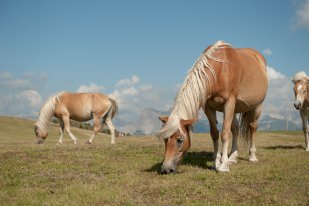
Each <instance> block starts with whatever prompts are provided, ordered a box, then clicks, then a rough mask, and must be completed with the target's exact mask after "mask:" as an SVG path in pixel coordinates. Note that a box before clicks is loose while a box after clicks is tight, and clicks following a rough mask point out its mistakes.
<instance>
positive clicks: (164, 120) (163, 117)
mask: <svg viewBox="0 0 309 206" xmlns="http://www.w3.org/2000/svg"><path fill="white" fill-rule="evenodd" d="M159 119H160V120H161V122H163V123H166V122H167V120H168V116H160V117H159Z"/></svg>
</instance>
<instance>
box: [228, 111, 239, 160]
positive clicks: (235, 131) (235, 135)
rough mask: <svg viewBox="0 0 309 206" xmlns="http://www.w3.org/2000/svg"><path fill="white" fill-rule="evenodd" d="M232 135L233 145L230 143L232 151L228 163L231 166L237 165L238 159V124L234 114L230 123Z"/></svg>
mask: <svg viewBox="0 0 309 206" xmlns="http://www.w3.org/2000/svg"><path fill="white" fill-rule="evenodd" d="M232 135H233V143H232V149H231V153H230V157H229V162H230V163H231V164H234V163H237V158H238V152H237V148H238V147H237V142H238V136H239V123H238V120H237V118H236V114H235V115H234V118H233V122H232Z"/></svg>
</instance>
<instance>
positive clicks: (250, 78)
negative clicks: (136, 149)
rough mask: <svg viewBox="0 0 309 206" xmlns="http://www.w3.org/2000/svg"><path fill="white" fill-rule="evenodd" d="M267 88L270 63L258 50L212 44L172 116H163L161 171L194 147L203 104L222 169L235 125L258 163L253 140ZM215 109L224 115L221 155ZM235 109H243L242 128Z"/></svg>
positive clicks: (190, 73)
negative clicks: (196, 124)
mask: <svg viewBox="0 0 309 206" xmlns="http://www.w3.org/2000/svg"><path fill="white" fill-rule="evenodd" d="M267 88H268V78H267V70H266V62H265V59H264V57H263V56H262V55H261V54H260V53H259V52H257V51H255V50H253V49H248V48H242V49H236V48H233V47H231V45H229V44H227V43H224V42H222V41H218V42H217V43H215V44H214V45H212V46H209V47H208V48H207V49H206V50H205V51H204V52H203V53H202V55H201V56H200V57H199V58H198V59H197V61H196V62H195V64H194V65H193V67H192V68H191V69H190V70H189V71H188V75H187V77H186V79H185V81H184V83H183V85H182V87H181V88H180V90H179V91H178V94H177V96H176V98H175V103H174V106H173V109H172V113H171V115H170V116H169V117H160V119H161V121H163V123H164V125H163V127H162V128H161V130H160V131H159V132H158V134H157V135H158V136H159V137H161V138H163V139H164V140H165V158H164V162H163V165H162V173H170V172H174V171H175V170H176V167H177V164H178V163H179V161H180V159H181V158H182V157H183V155H184V153H185V152H186V151H187V150H188V149H189V148H190V144H191V143H190V136H191V133H192V125H193V123H194V122H195V121H196V119H197V118H198V112H199V110H200V108H203V110H204V112H205V114H206V116H207V118H208V120H209V123H210V134H211V137H212V139H213V144H214V158H215V167H216V169H217V170H218V171H223V172H225V171H229V164H230V161H229V158H228V151H227V150H228V143H229V136H230V133H231V128H232V131H233V133H234V135H235V136H237V135H238V128H239V127H240V130H241V133H242V137H243V138H244V139H245V140H246V142H249V143H250V149H249V152H250V158H249V161H252V162H255V161H257V158H256V156H255V152H256V148H255V140H254V139H255V133H256V130H257V127H258V124H257V121H258V118H259V116H260V113H261V105H262V103H263V101H264V99H265V96H266V92H267ZM216 111H220V112H223V113H224V120H223V127H222V131H221V139H222V155H221V153H220V152H219V142H218V139H219V131H218V129H217V126H216V122H217V117H216ZM236 113H241V116H240V120H241V122H240V126H238V121H237V119H236V116H235V114H236ZM233 139H234V140H233V146H232V151H231V152H232V155H231V158H232V159H233V161H234V160H236V157H237V137H236V138H233Z"/></svg>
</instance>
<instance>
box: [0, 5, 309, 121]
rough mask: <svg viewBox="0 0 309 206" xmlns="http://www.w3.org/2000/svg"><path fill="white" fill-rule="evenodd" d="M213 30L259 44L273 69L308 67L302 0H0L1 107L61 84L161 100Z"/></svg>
mask: <svg viewBox="0 0 309 206" xmlns="http://www.w3.org/2000/svg"><path fill="white" fill-rule="evenodd" d="M217 40H224V41H226V42H228V43H231V44H232V45H233V46H235V47H252V48H255V49H257V50H259V51H260V52H261V53H264V55H265V57H266V59H267V63H268V65H269V66H270V67H271V68H272V71H273V74H275V75H277V76H278V75H279V77H283V76H284V77H290V76H292V75H293V74H294V73H296V72H297V71H300V70H304V71H307V73H309V72H308V71H309V0H289V1H282V0H273V1H267V0H260V1H258V0H256V1H253V0H250V1H246V0H238V1H228V0H220V1H124V0H123V1H69V0H61V1H60V0H55V1H44V0H43V1H42V0H37V1H33V0H28V1H23V0H0V80H1V83H0V86H1V87H0V94H1V98H0V103H1V105H0V114H6V115H20V116H22V115H26V116H27V115H35V114H36V113H37V112H38V110H39V108H40V106H41V105H42V103H43V102H44V100H45V99H46V98H47V97H48V96H49V95H51V94H54V93H56V92H58V91H61V90H65V91H72V92H76V91H78V90H79V91H100V92H103V93H106V94H110V95H112V96H114V97H115V98H118V99H119V101H120V102H121V103H120V106H122V108H123V112H124V113H125V111H127V112H128V110H132V109H133V111H134V112H135V113H138V111H139V110H140V109H141V108H143V107H154V108H156V107H157V108H158V109H166V108H168V107H169V106H170V105H171V104H172V100H173V98H174V96H175V95H176V91H177V86H178V85H179V84H181V83H182V82H183V80H184V78H185V75H186V71H187V70H188V69H189V68H190V67H191V66H192V64H193V63H194V61H195V60H196V59H197V58H198V56H199V55H200V54H201V52H202V51H203V50H204V49H205V48H206V47H207V46H208V45H210V44H213V43H215V42H216V41H217ZM280 75H281V76H280ZM16 101H17V103H16ZM12 102H14V103H12ZM18 102H23V103H18ZM25 102H27V105H25V104H26V103H25ZM141 102H142V103H141ZM21 104H22V105H21Z"/></svg>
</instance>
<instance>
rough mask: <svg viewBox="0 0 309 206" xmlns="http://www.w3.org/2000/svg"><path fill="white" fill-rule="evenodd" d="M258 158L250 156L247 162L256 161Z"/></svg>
mask: <svg viewBox="0 0 309 206" xmlns="http://www.w3.org/2000/svg"><path fill="white" fill-rule="evenodd" d="M258 161H259V160H258V159H257V158H256V157H250V158H249V162H253V163H254V162H258Z"/></svg>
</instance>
